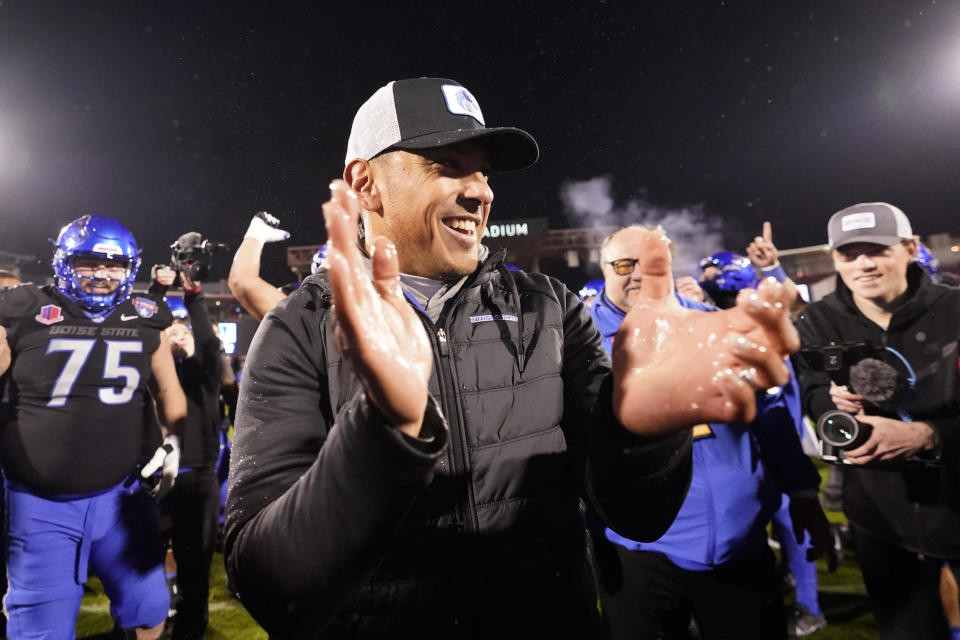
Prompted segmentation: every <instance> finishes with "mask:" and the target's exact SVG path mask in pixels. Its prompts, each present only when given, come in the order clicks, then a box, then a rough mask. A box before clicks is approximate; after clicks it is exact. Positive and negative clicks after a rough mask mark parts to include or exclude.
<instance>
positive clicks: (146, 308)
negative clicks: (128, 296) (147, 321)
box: [131, 297, 159, 318]
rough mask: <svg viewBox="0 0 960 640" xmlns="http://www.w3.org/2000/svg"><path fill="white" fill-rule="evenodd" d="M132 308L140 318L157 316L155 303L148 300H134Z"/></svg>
mask: <svg viewBox="0 0 960 640" xmlns="http://www.w3.org/2000/svg"><path fill="white" fill-rule="evenodd" d="M131 302H133V308H134V310H135V311H136V312H137V315H139V316H140V317H141V318H152V317H153V316H155V315H156V314H157V309H159V307H157V303H156V302H154V301H153V300H151V299H150V298H139V297H138V298H134V299H133V300H132V301H131Z"/></svg>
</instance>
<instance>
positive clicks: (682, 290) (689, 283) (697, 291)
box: [676, 276, 703, 302]
mask: <svg viewBox="0 0 960 640" xmlns="http://www.w3.org/2000/svg"><path fill="white" fill-rule="evenodd" d="M676 287H677V293H679V294H680V295H682V296H683V297H684V298H688V299H690V300H696V301H697V302H703V289H701V288H700V285H699V284H697V280H696V279H695V278H694V277H693V276H683V277H682V278H677V281H676Z"/></svg>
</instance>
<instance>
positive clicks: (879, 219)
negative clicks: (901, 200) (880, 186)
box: [827, 202, 913, 249]
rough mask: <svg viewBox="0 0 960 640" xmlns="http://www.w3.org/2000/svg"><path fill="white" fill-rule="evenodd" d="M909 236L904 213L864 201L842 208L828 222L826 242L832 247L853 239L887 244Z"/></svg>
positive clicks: (836, 247)
mask: <svg viewBox="0 0 960 640" xmlns="http://www.w3.org/2000/svg"><path fill="white" fill-rule="evenodd" d="M912 237H913V229H911V227H910V221H909V220H908V219H907V215H906V214H905V213H904V212H903V211H901V210H900V209H899V208H897V207H895V206H893V205H892V204H887V203H886V202H864V203H862V204H855V205H853V206H852V207H847V208H846V209H841V210H840V211H837V212H836V213H835V214H833V216H831V217H830V222H829V223H828V224H827V238H828V240H827V243H828V244H829V245H830V248H831V249H839V248H840V247H842V246H844V245H847V244H853V243H855V242H869V243H871V244H882V245H885V246H888V247H889V246H892V245H895V244H897V243H899V242H900V241H901V240H906V239H908V238H912Z"/></svg>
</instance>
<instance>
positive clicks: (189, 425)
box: [176, 293, 223, 469]
mask: <svg viewBox="0 0 960 640" xmlns="http://www.w3.org/2000/svg"><path fill="white" fill-rule="evenodd" d="M183 302H184V304H185V305H186V307H187V312H188V313H189V314H190V325H191V327H192V328H193V341H194V345H195V350H194V354H193V355H192V356H191V357H189V358H185V359H183V360H177V361H176V365H177V377H178V378H179V379H180V386H181V387H183V392H184V394H185V395H186V396H187V422H186V425H185V426H184V433H183V448H182V451H181V454H180V466H181V467H182V468H190V469H212V468H213V467H214V466H215V465H216V464H217V457H218V456H219V455H220V418H221V416H220V378H221V373H222V372H223V361H222V360H221V359H220V349H221V345H220V338H218V337H217V334H215V333H214V332H213V327H212V325H211V323H210V314H209V313H208V312H207V302H206V297H205V296H204V295H203V294H202V293H196V294H186V295H184V297H183Z"/></svg>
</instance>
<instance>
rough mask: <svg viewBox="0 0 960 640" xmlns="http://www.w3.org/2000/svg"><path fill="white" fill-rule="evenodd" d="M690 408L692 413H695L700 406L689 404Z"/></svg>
mask: <svg viewBox="0 0 960 640" xmlns="http://www.w3.org/2000/svg"><path fill="white" fill-rule="evenodd" d="M690 408H691V409H693V410H694V411H696V410H697V409H699V408H700V405H698V404H697V403H696V402H691V403H690Z"/></svg>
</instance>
